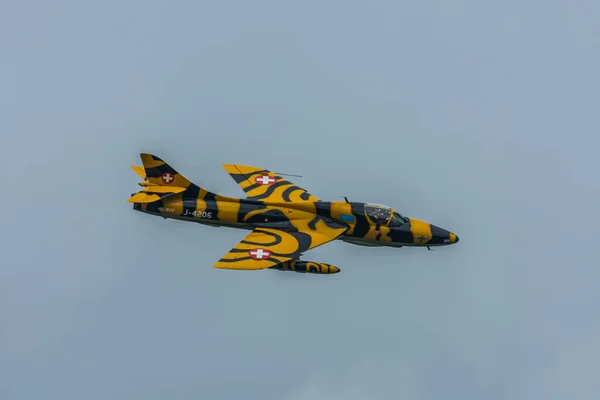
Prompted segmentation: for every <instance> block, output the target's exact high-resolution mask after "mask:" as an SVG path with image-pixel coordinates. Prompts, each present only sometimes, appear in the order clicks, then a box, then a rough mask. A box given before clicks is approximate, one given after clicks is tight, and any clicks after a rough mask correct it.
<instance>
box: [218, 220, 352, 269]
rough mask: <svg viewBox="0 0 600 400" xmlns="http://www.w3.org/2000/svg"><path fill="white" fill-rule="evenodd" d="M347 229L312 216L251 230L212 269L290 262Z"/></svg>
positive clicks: (245, 267)
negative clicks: (307, 218) (280, 225)
mask: <svg viewBox="0 0 600 400" xmlns="http://www.w3.org/2000/svg"><path fill="white" fill-rule="evenodd" d="M347 229H348V227H347V226H344V225H341V224H338V223H336V222H333V221H330V220H326V219H324V218H322V217H315V218H314V219H312V220H294V221H293V222H288V223H286V224H285V225H284V226H283V227H281V228H277V229H274V228H255V229H254V230H253V231H252V232H250V233H249V234H248V235H247V236H246V237H245V238H244V239H242V241H240V242H239V243H238V244H237V245H235V246H234V247H233V248H232V249H231V250H230V251H229V252H228V253H227V254H225V255H224V256H223V258H221V259H220V260H219V261H218V262H217V263H216V264H215V265H214V267H215V268H222V269H237V270H240V269H242V270H257V269H264V268H269V267H273V266H275V265H277V264H280V263H282V262H285V261H289V260H293V259H295V258H298V257H300V255H301V254H302V253H303V252H304V251H307V250H310V249H314V248H315V247H318V246H321V245H323V244H325V243H328V242H331V241H332V240H335V239H336V238H337V237H339V236H340V235H342V234H343V233H344V232H345V231H346V230H347Z"/></svg>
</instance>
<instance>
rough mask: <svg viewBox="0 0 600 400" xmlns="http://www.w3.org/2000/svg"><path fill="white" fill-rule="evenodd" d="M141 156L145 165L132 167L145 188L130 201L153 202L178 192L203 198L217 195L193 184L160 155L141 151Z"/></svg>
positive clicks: (129, 200)
mask: <svg viewBox="0 0 600 400" xmlns="http://www.w3.org/2000/svg"><path fill="white" fill-rule="evenodd" d="M140 157H141V159H142V164H143V165H144V166H143V167H139V166H135V165H134V166H132V167H131V168H132V169H133V170H134V171H135V172H136V173H137V174H138V175H139V176H140V177H141V178H142V179H143V180H144V181H143V182H141V183H140V184H139V185H140V186H142V187H144V188H143V189H142V190H140V191H139V192H137V193H135V194H134V195H132V196H131V197H130V198H129V199H128V200H127V201H128V202H130V203H153V202H155V201H158V200H163V199H164V198H166V197H169V196H172V195H174V194H178V193H184V195H186V196H189V197H191V198H201V199H202V198H206V197H210V196H211V195H212V196H215V194H214V193H211V192H208V191H206V190H204V189H202V188H200V187H199V186H196V185H195V184H193V183H192V182H191V181H190V180H188V179H187V178H186V177H185V176H183V175H181V174H180V173H179V172H177V171H176V170H175V169H173V167H171V166H170V165H169V164H167V163H166V162H164V161H163V160H162V159H160V158H159V157H157V156H154V155H152V154H147V153H141V154H140Z"/></svg>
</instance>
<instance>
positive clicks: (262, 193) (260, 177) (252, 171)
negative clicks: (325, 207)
mask: <svg viewBox="0 0 600 400" xmlns="http://www.w3.org/2000/svg"><path fill="white" fill-rule="evenodd" d="M223 168H225V170H226V171H227V172H228V173H229V175H231V177H232V178H233V179H234V180H235V181H236V182H237V184H238V185H239V186H240V187H241V188H242V190H243V191H244V192H245V193H246V196H248V198H249V199H252V200H266V201H273V202H294V201H300V202H301V201H310V202H313V201H318V200H319V199H318V198H317V197H315V196H314V195H312V194H310V193H308V192H307V191H306V190H304V189H303V188H301V187H299V186H296V185H295V184H293V183H292V182H290V181H288V180H287V179H284V178H282V177H281V176H279V175H277V174H276V173H274V172H271V171H269V170H266V169H263V168H258V167H252V166H248V165H239V164H223Z"/></svg>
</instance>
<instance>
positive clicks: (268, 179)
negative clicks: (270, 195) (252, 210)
mask: <svg viewBox="0 0 600 400" xmlns="http://www.w3.org/2000/svg"><path fill="white" fill-rule="evenodd" d="M254 181H255V182H256V183H260V184H261V185H272V184H274V183H275V181H276V179H275V177H273V176H269V175H260V176H257V177H256V178H254Z"/></svg>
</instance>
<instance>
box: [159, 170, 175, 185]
mask: <svg viewBox="0 0 600 400" xmlns="http://www.w3.org/2000/svg"><path fill="white" fill-rule="evenodd" d="M160 179H162V181H163V182H164V183H166V184H167V185H168V184H170V183H171V182H173V179H175V178H174V177H173V174H170V173H168V172H165V173H164V174H162V175H161V176H160Z"/></svg>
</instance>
